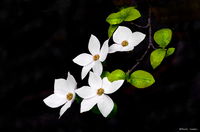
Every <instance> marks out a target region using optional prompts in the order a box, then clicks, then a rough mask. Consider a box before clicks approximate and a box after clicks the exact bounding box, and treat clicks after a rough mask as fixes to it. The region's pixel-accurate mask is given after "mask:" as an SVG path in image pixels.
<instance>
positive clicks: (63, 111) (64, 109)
mask: <svg viewBox="0 0 200 132" xmlns="http://www.w3.org/2000/svg"><path fill="white" fill-rule="evenodd" d="M71 104H72V101H68V102H67V103H66V104H65V105H63V107H62V108H61V109H60V116H59V118H60V117H61V116H62V115H63V114H64V113H65V111H66V110H67V109H68V108H69V107H71Z"/></svg>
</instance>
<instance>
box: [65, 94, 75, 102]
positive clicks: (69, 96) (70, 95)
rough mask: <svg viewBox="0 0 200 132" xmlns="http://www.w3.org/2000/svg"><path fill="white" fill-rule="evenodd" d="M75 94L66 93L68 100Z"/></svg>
mask: <svg viewBox="0 0 200 132" xmlns="http://www.w3.org/2000/svg"><path fill="white" fill-rule="evenodd" d="M73 96H74V95H73V94H72V93H68V94H67V95H66V98H67V100H69V101H70V100H72V98H73Z"/></svg>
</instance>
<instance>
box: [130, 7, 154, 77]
mask: <svg viewBox="0 0 200 132" xmlns="http://www.w3.org/2000/svg"><path fill="white" fill-rule="evenodd" d="M133 24H134V23H133ZM134 25H136V24H134ZM136 26H137V27H142V28H147V27H148V28H149V43H148V46H147V49H146V51H145V52H144V54H143V55H142V56H141V57H140V58H139V59H137V60H136V61H137V62H136V64H135V65H133V66H132V68H131V69H130V70H128V72H127V73H128V74H129V73H130V72H132V71H133V70H134V69H135V68H136V67H137V66H138V65H139V64H140V62H141V61H142V60H143V59H144V57H145V56H146V54H147V53H148V51H149V49H150V48H153V49H156V48H155V47H154V45H153V43H152V29H151V8H150V7H149V17H148V24H147V25H146V26H139V25H136Z"/></svg>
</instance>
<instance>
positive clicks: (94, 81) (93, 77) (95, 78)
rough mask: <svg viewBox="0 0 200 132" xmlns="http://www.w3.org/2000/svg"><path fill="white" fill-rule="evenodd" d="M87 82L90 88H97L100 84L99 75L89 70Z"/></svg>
mask: <svg viewBox="0 0 200 132" xmlns="http://www.w3.org/2000/svg"><path fill="white" fill-rule="evenodd" d="M88 83H89V85H90V87H91V88H94V89H99V88H101V85H102V80H101V77H100V76H99V75H97V74H95V73H93V72H90V76H89V80H88Z"/></svg>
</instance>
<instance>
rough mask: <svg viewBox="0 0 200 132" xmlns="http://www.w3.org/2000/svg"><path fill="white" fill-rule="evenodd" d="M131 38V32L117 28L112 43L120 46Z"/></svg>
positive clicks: (120, 27)
mask: <svg viewBox="0 0 200 132" xmlns="http://www.w3.org/2000/svg"><path fill="white" fill-rule="evenodd" d="M130 38H132V31H131V30H130V29H129V28H127V27H124V26H119V27H118V28H117V30H116V31H115V32H114V34H113V41H114V42H115V43H118V44H121V43H122V42H123V41H124V40H129V39H130Z"/></svg>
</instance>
